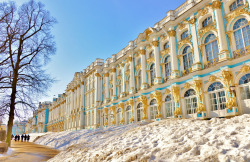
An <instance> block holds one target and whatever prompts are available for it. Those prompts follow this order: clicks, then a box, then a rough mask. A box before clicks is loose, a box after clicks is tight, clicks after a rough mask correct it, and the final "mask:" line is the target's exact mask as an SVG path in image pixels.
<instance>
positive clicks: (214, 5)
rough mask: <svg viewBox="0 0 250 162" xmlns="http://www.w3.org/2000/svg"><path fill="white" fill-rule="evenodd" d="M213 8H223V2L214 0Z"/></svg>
mask: <svg viewBox="0 0 250 162" xmlns="http://www.w3.org/2000/svg"><path fill="white" fill-rule="evenodd" d="M211 7H212V8H213V9H220V8H221V2H220V1H219V0H217V1H214V2H213V3H212V6H211Z"/></svg>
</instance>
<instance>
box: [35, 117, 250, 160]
mask: <svg viewBox="0 0 250 162" xmlns="http://www.w3.org/2000/svg"><path fill="white" fill-rule="evenodd" d="M36 143H38V144H43V145H47V146H51V147H54V148H56V149H60V150H64V151H62V152H61V153H59V154H58V155H57V156H55V157H54V158H53V159H51V160H50V161H55V162H56V161H133V160H135V161H149V160H151V161H228V160H231V161H250V115H249V114H247V115H242V116H237V117H234V118H231V119H218V118H214V119H211V120H193V119H182V120H175V119H168V120H162V121H159V122H154V123H150V124H145V125H139V124H131V125H125V126H117V127H111V128H108V129H97V130H81V131H74V132H70V131H66V132H60V133H52V134H48V135H46V136H43V137H41V138H39V139H38V140H37V141H36ZM69 146H70V147H69Z"/></svg>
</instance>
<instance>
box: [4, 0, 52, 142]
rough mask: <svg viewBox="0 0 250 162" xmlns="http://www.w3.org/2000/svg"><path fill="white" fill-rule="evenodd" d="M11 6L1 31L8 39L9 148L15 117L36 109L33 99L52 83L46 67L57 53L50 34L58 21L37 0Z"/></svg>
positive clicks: (6, 51)
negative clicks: (21, 112)
mask: <svg viewBox="0 0 250 162" xmlns="http://www.w3.org/2000/svg"><path fill="white" fill-rule="evenodd" d="M9 6H12V7H11V12H10V14H8V15H7V16H5V17H4V18H3V20H2V23H1V26H2V27H1V29H0V30H1V35H2V36H3V37H5V39H6V45H5V46H6V48H5V49H4V48H3V49H4V50H3V51H2V52H1V55H3V56H2V57H3V58H5V59H7V61H5V63H4V64H3V65H2V66H1V67H2V68H3V69H4V71H5V73H4V74H3V76H4V79H3V80H2V85H4V86H2V89H4V93H3V95H2V96H1V97H2V98H4V101H3V100H2V105H1V110H6V112H8V115H9V120H8V130H7V139H6V142H7V143H8V144H9V146H10V144H11V134H12V126H13V120H14V116H15V115H18V113H19V112H20V111H25V110H27V109H30V108H33V109H34V108H35V106H36V105H35V104H34V99H35V98H36V97H39V96H41V95H43V94H45V93H46V91H47V89H48V88H49V87H50V85H51V83H52V82H53V79H52V78H51V77H50V76H49V75H48V74H46V72H45V70H44V65H46V63H47V62H48V61H49V59H50V56H51V55H52V54H54V53H55V50H56V49H55V42H54V37H53V36H52V34H51V29H52V27H53V25H54V24H55V23H56V20H55V18H53V17H51V16H50V14H49V12H48V11H47V10H46V9H45V8H44V5H43V4H42V3H40V2H35V1H34V0H30V1H29V2H27V3H24V4H23V5H21V6H20V7H18V8H17V9H16V7H15V4H14V3H11V5H9ZM9 10H10V9H9ZM9 10H8V11H9ZM6 13H8V12H7V11H6ZM1 61H3V59H2V58H1ZM7 74H8V75H7ZM6 75H7V76H6ZM0 82H1V80H0ZM7 98H8V100H5V99H7Z"/></svg>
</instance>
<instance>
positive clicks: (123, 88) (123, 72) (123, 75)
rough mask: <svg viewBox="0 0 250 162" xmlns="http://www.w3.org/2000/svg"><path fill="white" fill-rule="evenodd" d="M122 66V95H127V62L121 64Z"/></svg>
mask: <svg viewBox="0 0 250 162" xmlns="http://www.w3.org/2000/svg"><path fill="white" fill-rule="evenodd" d="M121 66H122V96H125V91H126V88H125V64H124V63H123V64H121Z"/></svg>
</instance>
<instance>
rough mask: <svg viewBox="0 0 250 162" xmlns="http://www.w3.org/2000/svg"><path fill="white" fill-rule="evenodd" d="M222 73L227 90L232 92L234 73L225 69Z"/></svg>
mask: <svg viewBox="0 0 250 162" xmlns="http://www.w3.org/2000/svg"><path fill="white" fill-rule="evenodd" d="M221 75H222V78H223V82H224V85H225V88H226V90H227V91H228V92H230V86H232V85H233V73H232V71H226V70H223V71H222V72H221Z"/></svg>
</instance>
